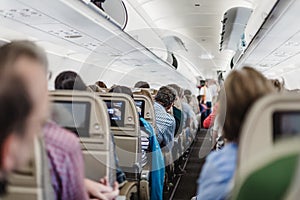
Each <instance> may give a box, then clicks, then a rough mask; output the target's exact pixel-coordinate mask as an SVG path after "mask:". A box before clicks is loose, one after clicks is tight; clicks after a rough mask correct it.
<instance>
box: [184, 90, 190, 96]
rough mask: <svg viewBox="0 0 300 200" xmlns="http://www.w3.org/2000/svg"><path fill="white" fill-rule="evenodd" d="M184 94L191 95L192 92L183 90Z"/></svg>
mask: <svg viewBox="0 0 300 200" xmlns="http://www.w3.org/2000/svg"><path fill="white" fill-rule="evenodd" d="M184 95H192V92H191V90H187V89H186V90H184Z"/></svg>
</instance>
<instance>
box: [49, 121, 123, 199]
mask: <svg viewBox="0 0 300 200" xmlns="http://www.w3.org/2000/svg"><path fill="white" fill-rule="evenodd" d="M44 138H45V144H46V150H47V153H48V156H49V158H50V164H51V166H50V167H51V168H50V172H51V177H52V178H51V179H52V185H53V188H54V191H55V195H56V199H65V200H69V199H74V200H80V199H82V200H84V199H88V195H89V196H90V197H92V198H97V199H108V198H107V196H113V198H111V199H114V198H115V197H116V196H117V195H118V185H117V184H115V188H114V189H112V188H111V187H110V186H106V185H103V184H100V183H96V182H94V181H91V180H88V179H85V178H84V163H83V157H82V152H81V147H80V143H79V139H78V138H77V137H76V136H75V135H74V134H73V133H71V132H69V131H68V130H66V129H63V128H61V127H59V126H58V125H57V124H55V123H54V122H48V123H47V124H46V126H45V128H44ZM87 192H88V193H87ZM105 193H107V194H105ZM106 195H107V196H106Z"/></svg>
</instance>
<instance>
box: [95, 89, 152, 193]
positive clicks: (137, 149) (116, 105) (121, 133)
mask: <svg viewBox="0 0 300 200" xmlns="http://www.w3.org/2000/svg"><path fill="white" fill-rule="evenodd" d="M98 95H99V96H100V97H101V99H102V100H103V101H104V102H105V103H106V106H107V113H109V118H110V122H111V123H110V124H111V126H110V130H111V132H112V133H113V134H114V139H115V143H116V153H117V155H118V158H119V164H120V167H121V168H122V170H123V171H124V172H125V174H126V177H127V180H128V181H129V182H128V183H126V184H125V185H124V186H123V187H122V188H121V191H120V194H121V195H123V196H126V199H132V198H134V199H139V196H138V195H139V194H140V195H141V194H149V193H150V192H149V187H146V185H147V184H149V176H144V178H146V179H142V178H143V174H145V173H146V171H145V170H144V168H143V166H142V165H143V164H142V147H141V136H142V134H141V131H140V123H139V115H138V112H137V108H136V103H135V102H134V100H133V99H132V98H131V97H130V96H128V95H127V94H122V93H107V94H103V93H98ZM147 163H148V164H149V162H147ZM146 166H147V165H146ZM146 174H147V173H146ZM145 182H146V184H145ZM146 199H149V198H146Z"/></svg>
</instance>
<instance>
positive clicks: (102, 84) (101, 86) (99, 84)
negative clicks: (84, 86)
mask: <svg viewBox="0 0 300 200" xmlns="http://www.w3.org/2000/svg"><path fill="white" fill-rule="evenodd" d="M95 84H96V85H98V86H99V87H100V88H105V89H107V86H106V84H105V83H104V82H103V81H97V82H96V83H95Z"/></svg>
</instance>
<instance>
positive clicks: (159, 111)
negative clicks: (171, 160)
mask: <svg viewBox="0 0 300 200" xmlns="http://www.w3.org/2000/svg"><path fill="white" fill-rule="evenodd" d="M154 111H155V120H156V127H157V140H158V142H159V144H160V146H161V147H163V146H167V147H168V149H169V150H171V149H172V146H173V141H174V133H175V127H176V122H175V119H174V117H173V116H172V115H170V114H169V113H167V111H166V109H165V108H164V107H163V106H162V105H160V104H159V103H157V102H155V103H154Z"/></svg>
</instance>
